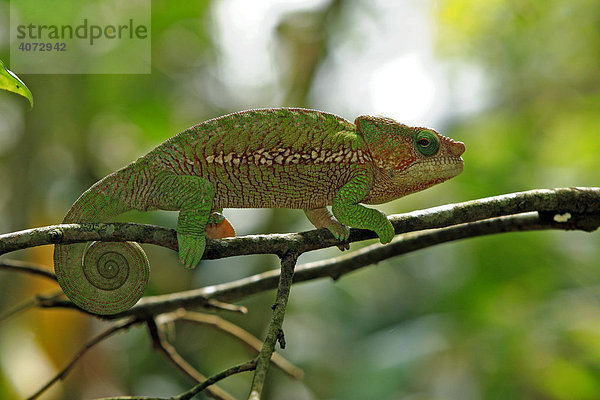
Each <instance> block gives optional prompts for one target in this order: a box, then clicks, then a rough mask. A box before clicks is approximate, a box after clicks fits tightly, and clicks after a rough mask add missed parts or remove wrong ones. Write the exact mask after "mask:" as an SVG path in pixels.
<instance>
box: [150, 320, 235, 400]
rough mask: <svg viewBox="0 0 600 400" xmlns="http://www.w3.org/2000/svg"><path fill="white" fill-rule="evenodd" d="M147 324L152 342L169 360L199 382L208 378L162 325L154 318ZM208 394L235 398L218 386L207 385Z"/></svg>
mask: <svg viewBox="0 0 600 400" xmlns="http://www.w3.org/2000/svg"><path fill="white" fill-rule="evenodd" d="M147 325H148V331H149V332H150V337H151V338H152V344H153V346H154V348H155V349H156V350H158V351H160V353H161V354H162V355H163V356H165V358H166V359H167V360H169V361H170V362H171V363H172V364H173V365H175V366H176V367H177V368H178V369H179V370H180V371H181V372H183V373H184V374H185V375H186V376H187V377H189V378H190V379H192V380H193V381H194V382H196V383H199V382H202V381H204V380H206V377H205V376H204V375H202V374H201V373H200V372H199V371H198V370H196V369H195V368H194V367H192V365H191V364H190V363H188V362H187V361H186V360H185V359H184V358H183V357H182V356H181V355H180V354H179V353H178V352H177V350H176V349H175V347H174V346H173V345H172V344H171V343H169V342H168V341H167V340H166V339H165V337H164V333H163V331H162V330H161V329H160V325H157V324H156V321H155V320H154V319H150V320H148V321H147ZM206 394H207V395H208V397H211V398H213V399H217V400H235V398H234V397H233V396H232V395H230V394H229V393H227V392H226V391H224V390H223V389H221V388H219V387H218V386H210V387H207V388H206Z"/></svg>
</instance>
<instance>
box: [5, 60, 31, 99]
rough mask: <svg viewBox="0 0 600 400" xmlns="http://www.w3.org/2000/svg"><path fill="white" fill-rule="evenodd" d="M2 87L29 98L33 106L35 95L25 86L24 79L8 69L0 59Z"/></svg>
mask: <svg viewBox="0 0 600 400" xmlns="http://www.w3.org/2000/svg"><path fill="white" fill-rule="evenodd" d="M0 89H4V90H8V91H9V92H13V93H17V94H20V95H21V96H23V97H25V98H27V99H28V100H29V104H31V107H33V95H32V94H31V92H30V91H29V89H28V88H27V86H25V84H24V83H23V81H22V80H20V79H19V77H18V76H16V75H15V74H13V73H12V72H11V71H9V70H8V69H6V67H5V66H4V63H3V62H2V61H0Z"/></svg>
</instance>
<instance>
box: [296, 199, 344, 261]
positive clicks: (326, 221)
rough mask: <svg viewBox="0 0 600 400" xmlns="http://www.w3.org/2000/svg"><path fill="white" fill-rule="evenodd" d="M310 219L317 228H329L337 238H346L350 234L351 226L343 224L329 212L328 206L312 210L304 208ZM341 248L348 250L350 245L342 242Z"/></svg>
mask: <svg viewBox="0 0 600 400" xmlns="http://www.w3.org/2000/svg"><path fill="white" fill-rule="evenodd" d="M304 213H305V214H306V217H307V218H308V220H309V221H310V222H311V223H312V224H313V225H314V226H315V227H316V228H317V229H319V228H327V229H328V230H329V232H331V234H332V235H333V237H335V238H336V239H337V240H342V241H344V240H346V239H348V236H350V228H348V227H347V226H346V225H344V224H342V223H341V222H340V221H338V220H337V219H335V217H334V216H333V215H332V214H331V213H330V212H329V210H328V209H327V208H326V207H321V208H313V209H311V210H304ZM338 247H339V248H340V250H342V251H343V250H348V249H349V248H350V245H349V244H348V243H345V244H340V245H339V246H338Z"/></svg>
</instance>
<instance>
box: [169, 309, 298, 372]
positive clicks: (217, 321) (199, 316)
mask: <svg viewBox="0 0 600 400" xmlns="http://www.w3.org/2000/svg"><path fill="white" fill-rule="evenodd" d="M177 320H179V321H189V322H193V323H197V324H202V325H209V326H211V327H213V328H216V329H218V330H219V331H221V332H225V333H227V334H229V335H231V336H232V337H234V338H235V339H237V340H239V341H240V342H241V343H243V344H244V345H246V347H248V348H249V349H250V350H252V351H254V352H256V353H258V352H260V349H261V347H262V342H261V341H260V340H259V339H258V338H256V337H255V336H254V335H252V334H251V333H250V332H248V331H246V330H245V329H242V328H241V327H239V326H238V325H235V324H233V323H231V322H229V321H227V320H224V319H223V318H221V317H219V316H218V315H211V314H203V313H198V312H191V311H184V312H182V313H180V315H178V316H177ZM271 361H272V362H273V364H274V365H275V366H276V367H278V368H279V369H281V371H283V372H284V373H285V374H287V375H289V376H290V377H292V378H294V379H301V378H302V376H303V375H304V372H303V371H302V369H300V368H298V367H296V366H295V365H293V364H292V363H290V362H289V361H288V360H286V359H285V358H284V357H283V356H282V355H281V354H279V353H277V352H274V353H273V356H272V357H271Z"/></svg>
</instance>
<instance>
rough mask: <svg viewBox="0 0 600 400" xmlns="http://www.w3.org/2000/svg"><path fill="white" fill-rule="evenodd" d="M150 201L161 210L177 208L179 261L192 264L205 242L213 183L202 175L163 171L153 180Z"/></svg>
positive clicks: (196, 261)
mask: <svg viewBox="0 0 600 400" xmlns="http://www.w3.org/2000/svg"><path fill="white" fill-rule="evenodd" d="M153 193H154V198H153V203H154V205H155V206H156V207H157V208H160V209H163V210H179V218H178V219H177V243H178V245H179V262H181V263H182V264H183V265H185V266H186V267H187V268H194V267H196V265H197V264H198V263H199V262H200V260H201V259H202V254H204V248H205V246H206V231H205V228H206V224H207V222H208V220H209V217H210V213H211V209H212V203H213V199H214V196H215V190H214V187H213V185H212V184H211V183H210V182H209V181H208V180H207V179H204V178H201V177H197V176H190V175H174V174H164V175H163V176H161V177H159V178H157V179H156V181H155V187H154V190H153Z"/></svg>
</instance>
